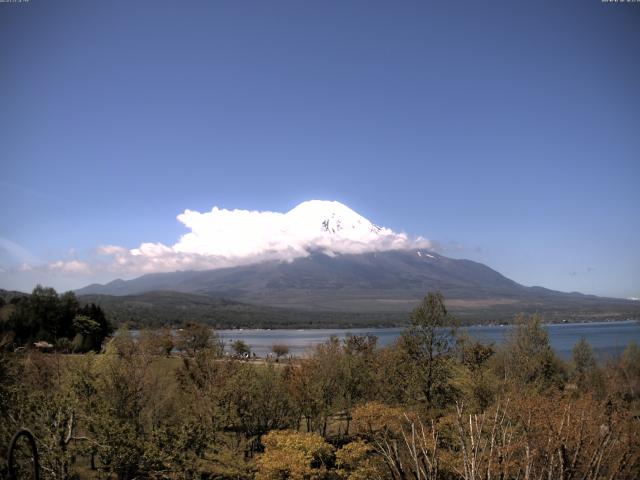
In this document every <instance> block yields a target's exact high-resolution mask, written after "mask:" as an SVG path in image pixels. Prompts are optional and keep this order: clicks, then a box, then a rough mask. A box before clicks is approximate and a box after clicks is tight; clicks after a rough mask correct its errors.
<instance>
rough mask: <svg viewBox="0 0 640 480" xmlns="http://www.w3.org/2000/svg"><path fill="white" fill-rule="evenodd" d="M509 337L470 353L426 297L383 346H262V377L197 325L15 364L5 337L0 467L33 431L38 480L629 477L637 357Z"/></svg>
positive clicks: (637, 447) (434, 297) (523, 328)
mask: <svg viewBox="0 0 640 480" xmlns="http://www.w3.org/2000/svg"><path fill="white" fill-rule="evenodd" d="M49 294H51V292H49ZM49 296H51V295H49ZM47 298H48V297H47ZM50 300H51V302H52V304H54V305H67V303H65V300H67V301H69V299H68V298H66V297H64V296H62V297H58V300H57V301H53V299H51V298H50ZM70 304H73V302H70ZM16 308H19V307H16ZM22 308H25V309H26V311H28V310H29V308H26V307H22ZM72 310H73V309H72ZM83 312H84V313H79V310H78V309H77V308H76V309H75V310H73V318H77V316H78V315H87V312H86V311H83ZM24 318H32V317H29V316H26V317H24ZM55 318H62V317H55ZM65 318H71V315H70V314H69V316H68V317H65ZM96 321H97V320H96ZM516 322H517V328H515V329H514V331H513V334H512V336H511V337H510V338H509V340H508V341H507V342H506V343H505V344H503V345H501V346H496V345H490V344H489V345H487V344H482V343H479V342H476V341H474V340H472V339H470V338H468V337H466V336H465V335H464V334H461V333H459V332H457V331H456V321H455V320H454V319H453V318H452V317H451V316H450V315H449V313H448V312H447V309H446V308H445V304H444V301H443V299H442V297H441V296H440V295H438V294H429V295H427V297H425V299H424V301H423V302H422V303H421V304H420V305H419V306H418V307H417V308H416V309H415V311H414V312H413V313H412V314H411V317H410V323H409V326H408V327H407V328H406V330H405V331H404V333H403V334H402V336H401V337H400V338H399V339H398V341H397V342H396V343H395V344H393V345H390V346H388V347H384V348H382V347H379V346H377V343H376V338H375V337H372V336H366V337H361V336H351V337H348V338H346V339H345V340H344V341H339V340H338V339H336V338H333V339H331V340H329V341H327V342H326V343H324V344H321V345H318V346H317V347H315V348H314V349H313V350H312V351H310V352H309V355H308V356H306V357H304V358H299V359H285V358H284V357H285V356H286V355H284V354H286V349H282V348H280V347H279V346H275V345H274V353H275V354H276V355H274V356H273V358H271V359H268V360H265V361H246V360H242V358H243V357H242V356H239V355H236V356H228V355H225V354H224V352H223V350H222V348H221V343H220V341H219V339H218V338H217V336H216V335H215V332H213V331H211V330H210V329H209V328H207V327H205V326H203V325H199V324H197V323H191V324H188V325H185V328H183V329H182V330H181V331H180V334H179V335H178V336H177V337H176V338H175V339H174V338H172V336H171V334H170V332H169V331H168V330H166V329H165V330H158V329H156V330H145V331H142V332H140V334H139V335H137V336H133V335H132V334H131V333H130V332H129V331H128V330H127V329H126V328H125V329H120V330H119V331H118V332H117V333H116V335H115V336H114V337H113V338H112V339H111V340H110V341H108V343H107V344H106V347H105V350H104V352H103V353H100V354H96V353H87V354H82V355H68V354H67V355H64V354H59V353H42V352H39V351H37V350H35V349H28V350H25V351H21V352H19V353H14V346H13V345H12V344H13V343H14V342H15V338H17V337H14V338H11V337H10V335H9V334H8V333H5V334H4V336H3V338H2V340H1V342H0V355H1V359H0V360H1V361H0V412H1V418H0V456H2V457H3V458H4V457H5V456H6V453H7V452H6V449H7V445H8V444H9V439H10V438H11V435H12V434H13V433H14V432H15V431H17V430H18V429H19V428H23V427H27V428H29V429H30V430H31V431H32V432H33V433H34V436H35V438H36V443H37V447H38V452H39V454H40V463H41V476H42V478H48V479H49V478H50V479H71V478H96V479H98V478H118V479H134V478H158V479H160V478H168V479H178V478H201V479H257V480H276V479H288V478H290V479H300V480H302V479H318V480H320V479H349V480H365V479H398V480H400V479H464V480H471V479H486V480H489V479H541V478H546V479H564V480H569V479H635V478H638V477H639V476H640V420H639V414H640V348H639V347H638V346H637V345H635V344H630V345H629V346H628V347H627V349H626V350H625V351H624V353H623V354H622V355H621V356H620V357H618V358H611V359H609V360H607V361H603V362H597V361H596V359H595V358H594V355H593V352H592V350H591V347H590V346H589V344H588V343H587V342H586V341H584V340H583V341H580V342H579V343H578V344H577V345H576V346H575V348H574V352H573V358H572V359H571V361H569V362H563V361H561V360H560V359H558V358H557V357H556V356H555V354H554V352H553V350H552V349H551V347H550V345H549V339H548V337H547V333H546V331H545V329H544V328H543V327H542V326H541V318H539V317H536V316H527V317H524V316H521V317H519V318H518V319H517V320H516ZM14 325H15V324H14ZM65 325H67V327H65V328H67V329H68V330H64V332H65V335H67V336H66V337H65V338H72V337H71V335H72V334H73V333H74V332H75V333H76V335H77V332H78V330H73V328H76V327H73V325H74V324H73V322H72V323H71V325H72V327H69V326H68V325H69V324H68V323H65ZM442 327H445V329H443V328H442ZM61 328H62V327H59V328H58V330H53V329H52V328H50V327H48V329H45V330H43V332H44V333H43V334H46V335H49V337H47V338H50V339H51V340H55V338H57V336H58V335H60V332H61V331H62V330H60V329H61ZM449 329H451V330H452V331H453V335H454V336H453V338H455V341H454V342H452V341H451V340H450V339H451V332H449V331H448V330H449ZM33 331H35V327H33V328H32V329H31V330H29V332H33ZM20 335H25V336H24V337H20V338H28V337H29V335H31V334H30V333H24V334H23V333H21V334H20ZM73 338H75V337H73ZM175 343H177V346H178V347H179V350H180V354H179V355H178V354H176V353H175V351H174V353H172V347H173V346H174V344H175ZM238 351H240V350H239V349H238ZM16 463H17V465H18V468H20V467H22V468H27V467H28V453H27V452H25V451H21V450H19V451H18V454H17V456H16ZM5 474H6V472H5Z"/></svg>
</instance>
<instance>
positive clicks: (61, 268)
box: [48, 260, 91, 274]
mask: <svg viewBox="0 0 640 480" xmlns="http://www.w3.org/2000/svg"><path fill="white" fill-rule="evenodd" d="M48 269H49V270H51V271H53V272H62V273H71V274H88V273H91V267H90V266H89V264H88V263H86V262H81V261H79V260H71V261H68V262H63V261H62V260H59V261H57V262H54V263H51V264H49V265H48Z"/></svg>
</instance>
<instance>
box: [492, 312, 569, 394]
mask: <svg viewBox="0 0 640 480" xmlns="http://www.w3.org/2000/svg"><path fill="white" fill-rule="evenodd" d="M504 351H505V358H504V368H505V377H507V378H510V379H512V380H514V381H515V382H516V383H517V384H518V385H521V386H522V385H528V386H532V387H534V388H537V389H539V390H544V389H547V388H551V387H556V388H559V387H561V386H562V385H563V376H564V370H563V367H562V364H561V363H560V361H559V360H558V358H557V357H556V355H555V353H554V352H553V349H552V348H551V345H550V343H549V334H548V333H547V331H546V330H545V329H544V327H543V326H542V319H541V318H540V316H539V315H532V316H530V317H529V318H527V317H525V316H524V315H520V316H518V317H517V318H516V328H515V330H514V331H513V333H512V335H511V337H510V338H509V339H508V340H507V342H506V344H505V348H504Z"/></svg>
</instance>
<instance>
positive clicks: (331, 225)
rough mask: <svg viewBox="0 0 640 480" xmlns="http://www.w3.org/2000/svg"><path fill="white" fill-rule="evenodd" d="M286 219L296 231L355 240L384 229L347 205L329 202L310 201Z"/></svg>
mask: <svg viewBox="0 0 640 480" xmlns="http://www.w3.org/2000/svg"><path fill="white" fill-rule="evenodd" d="M285 217H286V219H287V221H289V222H291V226H292V227H294V228H295V230H300V231H305V232H307V233H308V234H313V233H317V232H319V233H321V234H330V235H336V236H339V237H343V236H344V237H347V238H354V237H358V236H361V235H366V236H368V235H370V234H378V233H380V232H382V230H383V229H381V228H380V227H378V226H377V225H374V224H373V223H371V222H370V221H369V220H367V219H366V218H365V217H363V216H362V215H360V214H358V213H356V212H355V211H353V210H352V209H350V208H349V207H347V206H346V205H344V204H342V203H340V202H336V201H327V200H309V201H306V202H302V203H300V204H299V205H297V206H296V207H295V208H293V209H291V210H289V211H288V212H287V213H286V214H285Z"/></svg>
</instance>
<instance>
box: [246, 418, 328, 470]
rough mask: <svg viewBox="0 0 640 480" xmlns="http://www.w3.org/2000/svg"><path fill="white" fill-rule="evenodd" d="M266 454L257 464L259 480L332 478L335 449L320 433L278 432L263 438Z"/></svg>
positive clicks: (270, 433) (275, 431)
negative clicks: (331, 466) (330, 468)
mask: <svg viewBox="0 0 640 480" xmlns="http://www.w3.org/2000/svg"><path fill="white" fill-rule="evenodd" d="M263 443H264V447H265V450H264V454H262V455H261V456H260V458H259V459H258V461H257V466H258V472H257V473H256V480H280V479H283V478H289V479H291V480H306V479H317V480H320V479H323V478H330V474H329V472H328V468H327V467H328V466H329V465H330V464H331V463H332V462H333V457H334V449H333V447H332V446H331V445H330V444H328V443H327V442H325V441H324V439H323V438H322V437H321V436H320V435H318V434H317V433H301V432H294V431H291V430H282V431H279V430H274V431H272V432H269V434H268V435H265V436H264V438H263Z"/></svg>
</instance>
